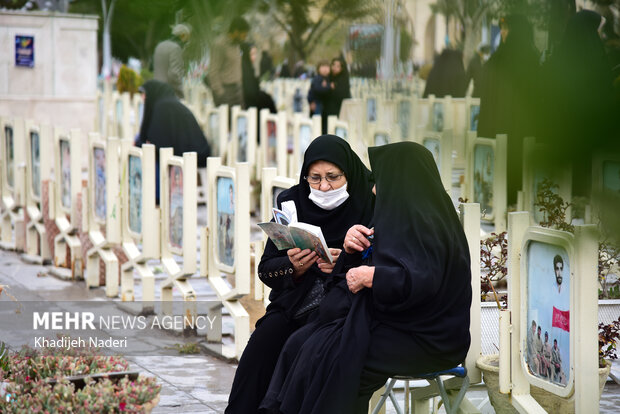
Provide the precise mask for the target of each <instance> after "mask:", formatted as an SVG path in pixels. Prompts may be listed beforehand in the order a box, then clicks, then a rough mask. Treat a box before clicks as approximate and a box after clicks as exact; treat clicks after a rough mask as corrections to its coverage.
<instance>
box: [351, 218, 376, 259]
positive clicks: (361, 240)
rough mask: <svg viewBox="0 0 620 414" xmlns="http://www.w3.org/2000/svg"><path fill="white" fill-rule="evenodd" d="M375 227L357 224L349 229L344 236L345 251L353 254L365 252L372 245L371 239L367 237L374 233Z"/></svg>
mask: <svg viewBox="0 0 620 414" xmlns="http://www.w3.org/2000/svg"><path fill="white" fill-rule="evenodd" d="M374 232H375V229H369V228H368V227H365V226H362V225H361V224H356V225H354V226H353V227H351V228H350V229H349V231H347V234H346V236H344V245H343V247H344V251H345V252H347V253H349V254H351V253H355V252H363V251H364V250H366V249H367V248H369V247H370V244H371V243H370V241H369V240H368V239H367V238H366V237H368V236H370V235H371V234H374Z"/></svg>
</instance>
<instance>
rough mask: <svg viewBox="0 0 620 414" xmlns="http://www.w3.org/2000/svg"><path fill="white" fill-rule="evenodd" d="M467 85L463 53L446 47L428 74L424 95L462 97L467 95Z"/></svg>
mask: <svg viewBox="0 0 620 414" xmlns="http://www.w3.org/2000/svg"><path fill="white" fill-rule="evenodd" d="M467 85H468V84H467V74H466V73H465V66H464V65H463V54H462V53H461V52H460V51H458V50H452V49H444V51H443V52H441V55H439V56H438V57H437V59H435V64H434V65H433V68H432V69H431V71H430V73H429V74H428V79H427V80H426V86H425V87H424V95H423V97H424V98H428V95H435V97H437V98H443V97H444V96H447V95H450V96H451V97H453V98H462V97H463V96H465V91H466V89H467Z"/></svg>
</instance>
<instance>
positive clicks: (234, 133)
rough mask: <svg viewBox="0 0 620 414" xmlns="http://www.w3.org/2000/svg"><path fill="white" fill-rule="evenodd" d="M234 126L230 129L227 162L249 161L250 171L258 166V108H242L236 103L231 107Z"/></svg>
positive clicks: (230, 163)
mask: <svg viewBox="0 0 620 414" xmlns="http://www.w3.org/2000/svg"><path fill="white" fill-rule="evenodd" d="M231 111H232V112H231V115H232V116H231V118H232V126H231V131H230V136H231V139H230V146H229V151H228V155H229V156H228V157H226V162H227V164H228V165H231V166H232V165H235V163H238V162H247V163H248V164H249V165H250V172H251V173H254V168H255V167H256V141H257V140H256V122H257V116H256V115H257V113H256V108H249V109H247V110H245V111H244V110H242V109H241V107H240V106H238V105H235V106H233V107H232V109H231Z"/></svg>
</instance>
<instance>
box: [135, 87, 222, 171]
mask: <svg viewBox="0 0 620 414" xmlns="http://www.w3.org/2000/svg"><path fill="white" fill-rule="evenodd" d="M142 88H143V89H144V92H145V94H146V98H145V99H144V113H143V115H142V125H141V126H140V143H146V142H147V141H148V142H150V143H151V144H154V145H155V146H156V147H157V149H158V150H159V148H166V147H171V148H173V149H174V155H177V156H183V153H184V152H191V151H195V152H196V153H197V155H198V166H199V167H204V166H206V163H207V157H208V156H209V155H210V153H211V149H210V147H209V143H208V142H207V139H206V138H205V136H204V133H203V132H202V129H201V128H200V125H198V122H197V121H196V118H194V115H193V114H192V112H191V111H190V110H189V109H188V108H187V107H186V106H185V105H183V104H182V103H181V102H180V101H179V100H178V99H177V97H176V95H175V93H174V89H172V87H171V86H170V85H168V84H167V83H165V82H161V81H158V80H149V81H147V82H146V83H145V84H144V85H142ZM158 152H159V151H158Z"/></svg>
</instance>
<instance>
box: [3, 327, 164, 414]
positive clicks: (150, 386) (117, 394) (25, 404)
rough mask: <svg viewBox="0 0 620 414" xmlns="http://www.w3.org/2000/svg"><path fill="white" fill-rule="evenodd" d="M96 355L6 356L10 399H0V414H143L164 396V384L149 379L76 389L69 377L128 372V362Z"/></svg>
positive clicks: (30, 352) (24, 351) (25, 350)
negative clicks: (153, 402)
mask: <svg viewBox="0 0 620 414" xmlns="http://www.w3.org/2000/svg"><path fill="white" fill-rule="evenodd" d="M59 337H62V336H60V335H59ZM96 352H97V350H96V349H94V348H89V347H86V348H71V349H66V348H43V349H41V350H38V349H33V348H30V347H28V346H23V347H22V348H21V349H20V350H19V351H18V352H15V353H13V354H8V357H4V356H3V357H2V358H1V359H0V361H2V362H1V363H0V382H4V383H5V389H4V392H5V393H6V396H5V398H3V399H1V400H0V412H2V413H24V412H71V413H90V412H106V413H107V412H114V413H115V412H120V411H123V412H125V411H126V412H142V411H143V408H142V407H143V405H144V404H145V403H147V402H150V401H152V400H154V399H155V398H156V397H157V396H158V394H159V391H160V390H161V386H160V385H158V384H157V382H156V379H155V378H148V377H138V378H137V379H136V380H129V379H128V378H127V377H124V378H122V379H120V380H118V381H117V382H114V381H111V380H110V379H102V380H101V381H98V382H95V381H94V379H93V378H90V377H87V378H86V379H85V386H84V387H83V388H81V389H76V386H75V384H73V383H71V382H70V381H69V380H68V379H67V377H70V376H76V375H89V374H97V373H107V372H119V371H120V372H123V371H126V370H127V368H128V366H129V363H128V362H127V361H126V360H125V359H124V358H121V357H115V356H103V355H97V353H96ZM5 358H6V359H5ZM51 380H54V382H55V383H53V384H52V383H50V381H51Z"/></svg>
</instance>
